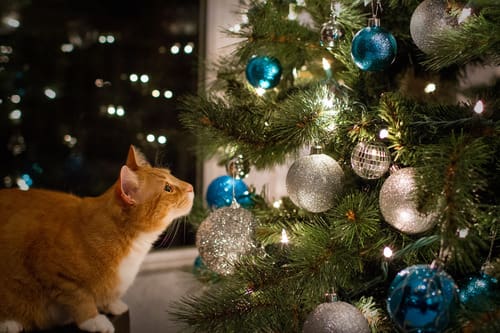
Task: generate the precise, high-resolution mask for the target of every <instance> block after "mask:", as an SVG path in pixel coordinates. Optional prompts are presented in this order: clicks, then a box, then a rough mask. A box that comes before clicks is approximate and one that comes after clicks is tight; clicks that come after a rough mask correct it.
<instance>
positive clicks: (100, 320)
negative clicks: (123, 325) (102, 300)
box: [78, 314, 115, 333]
mask: <svg viewBox="0 0 500 333" xmlns="http://www.w3.org/2000/svg"><path fill="white" fill-rule="evenodd" d="M78 328H79V329H81V330H83V331H87V332H101V333H114V332H115V327H114V326H113V324H112V323H111V322H110V321H109V319H108V318H107V317H106V316H105V315H102V314H99V315H97V316H95V317H93V318H90V319H87V320H85V321H84V322H81V323H79V324H78Z"/></svg>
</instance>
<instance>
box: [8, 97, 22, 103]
mask: <svg viewBox="0 0 500 333" xmlns="http://www.w3.org/2000/svg"><path fill="white" fill-rule="evenodd" d="M10 101H11V102H12V103H14V104H17V103H19V102H20V101H21V96H19V95H12V96H10Z"/></svg>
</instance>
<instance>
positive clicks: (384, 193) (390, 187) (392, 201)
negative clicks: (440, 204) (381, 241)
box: [379, 167, 437, 234]
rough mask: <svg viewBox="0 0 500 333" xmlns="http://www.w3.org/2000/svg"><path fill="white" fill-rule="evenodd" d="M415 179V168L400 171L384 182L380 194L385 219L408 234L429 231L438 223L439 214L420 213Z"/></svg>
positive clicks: (381, 208) (381, 209)
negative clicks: (415, 196) (416, 198)
mask: <svg viewBox="0 0 500 333" xmlns="http://www.w3.org/2000/svg"><path fill="white" fill-rule="evenodd" d="M414 177H415V170H414V169H413V168H411V167H410V168H403V169H399V170H397V171H396V172H394V173H393V174H391V175H390V176H389V177H388V178H387V179H386V180H385V181H384V184H383V185H382V188H381V189H380V194H379V205H380V211H381V212H382V215H383V216H384V219H385V220H386V221H387V223H389V224H390V225H392V226H393V227H394V228H396V229H398V230H399V231H401V232H404V233H407V234H417V233H421V232H424V231H427V230H429V229H430V228H432V227H433V226H434V225H435V224H436V222H437V213H429V214H423V213H421V212H419V211H418V209H417V203H416V200H415V198H414V195H415V191H416V184H415V179H414Z"/></svg>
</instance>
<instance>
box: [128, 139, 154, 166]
mask: <svg viewBox="0 0 500 333" xmlns="http://www.w3.org/2000/svg"><path fill="white" fill-rule="evenodd" d="M126 165H127V166H128V167H129V168H130V169H132V170H137V169H139V167H150V166H151V164H149V162H148V161H147V160H146V157H144V155H143V154H142V153H141V152H140V151H139V150H138V149H137V148H136V147H134V146H133V145H130V148H129V150H128V156H127V163H126Z"/></svg>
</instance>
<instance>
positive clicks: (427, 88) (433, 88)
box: [424, 82, 436, 94]
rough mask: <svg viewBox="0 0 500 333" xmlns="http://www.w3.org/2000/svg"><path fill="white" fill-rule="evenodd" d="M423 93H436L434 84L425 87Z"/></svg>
mask: <svg viewBox="0 0 500 333" xmlns="http://www.w3.org/2000/svg"><path fill="white" fill-rule="evenodd" d="M424 91H425V92H426V93H427V94H430V93H433V92H435V91H436V84H434V83H432V82H431V83H429V84H427V85H426V86H425V88H424Z"/></svg>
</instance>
